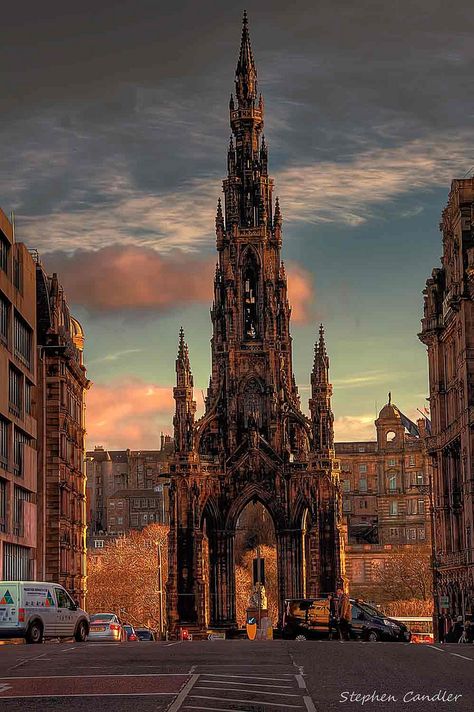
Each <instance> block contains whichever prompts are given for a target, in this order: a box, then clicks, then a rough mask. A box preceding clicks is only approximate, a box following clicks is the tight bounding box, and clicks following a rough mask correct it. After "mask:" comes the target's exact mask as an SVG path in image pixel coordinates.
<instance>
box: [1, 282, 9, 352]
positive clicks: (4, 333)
mask: <svg viewBox="0 0 474 712" xmlns="http://www.w3.org/2000/svg"><path fill="white" fill-rule="evenodd" d="M8 311H9V303H8V301H7V300H6V299H5V297H4V296H3V295H2V294H0V341H4V342H5V343H6V344H7V343H8Z"/></svg>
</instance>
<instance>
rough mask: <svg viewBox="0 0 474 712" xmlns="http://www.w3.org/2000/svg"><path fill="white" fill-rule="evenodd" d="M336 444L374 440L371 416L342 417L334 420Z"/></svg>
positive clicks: (372, 417)
mask: <svg viewBox="0 0 474 712" xmlns="http://www.w3.org/2000/svg"><path fill="white" fill-rule="evenodd" d="M334 436H335V440H336V442H352V441H357V440H362V441H367V440H375V439H376V434H375V426H374V416H373V415H342V416H340V417H339V418H336V419H335V420H334Z"/></svg>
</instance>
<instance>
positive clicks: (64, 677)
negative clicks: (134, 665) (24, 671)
mask: <svg viewBox="0 0 474 712" xmlns="http://www.w3.org/2000/svg"><path fill="white" fill-rule="evenodd" d="M167 676H171V677H188V673H187V672H155V673H153V672H141V673H137V674H134V673H133V672H132V673H123V674H116V675H114V674H113V673H110V674H108V673H107V674H106V675H22V676H20V675H12V676H10V677H0V680H58V679H59V680H68V679H70V680H75V679H77V678H82V677H87V678H99V677H167Z"/></svg>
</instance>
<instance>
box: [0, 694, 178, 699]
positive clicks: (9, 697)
mask: <svg viewBox="0 0 474 712" xmlns="http://www.w3.org/2000/svg"><path fill="white" fill-rule="evenodd" d="M175 694H176V693H174V692H125V693H124V692H81V693H79V694H78V693H75V692H72V693H69V694H66V695H64V694H60V695H47V694H45V695H2V697H1V698H0V699H2V700H31V699H36V698H43V699H44V698H46V697H49V698H51V697H166V696H168V697H173V695H175Z"/></svg>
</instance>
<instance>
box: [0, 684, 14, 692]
mask: <svg viewBox="0 0 474 712" xmlns="http://www.w3.org/2000/svg"><path fill="white" fill-rule="evenodd" d="M11 689H12V686H11V685H5V684H4V683H3V684H1V685H0V692H6V691H7V690H11Z"/></svg>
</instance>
